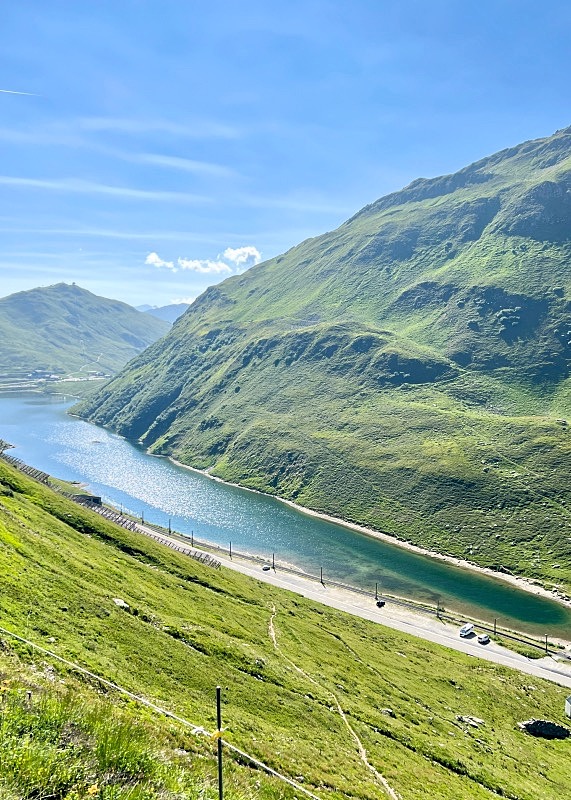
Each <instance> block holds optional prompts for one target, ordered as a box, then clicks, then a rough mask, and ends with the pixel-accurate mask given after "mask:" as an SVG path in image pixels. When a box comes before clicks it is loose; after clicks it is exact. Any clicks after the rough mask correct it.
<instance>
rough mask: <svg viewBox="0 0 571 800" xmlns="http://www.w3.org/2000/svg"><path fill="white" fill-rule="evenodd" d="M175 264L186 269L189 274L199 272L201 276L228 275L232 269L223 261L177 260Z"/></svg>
mask: <svg viewBox="0 0 571 800" xmlns="http://www.w3.org/2000/svg"><path fill="white" fill-rule="evenodd" d="M177 264H178V265H179V267H180V268H181V269H187V270H190V271H191V272H199V273H200V274H201V275H221V274H224V273H226V274H230V273H231V272H232V267H230V266H229V265H228V264H225V263H224V261H210V259H198V258H179V259H178V260H177Z"/></svg>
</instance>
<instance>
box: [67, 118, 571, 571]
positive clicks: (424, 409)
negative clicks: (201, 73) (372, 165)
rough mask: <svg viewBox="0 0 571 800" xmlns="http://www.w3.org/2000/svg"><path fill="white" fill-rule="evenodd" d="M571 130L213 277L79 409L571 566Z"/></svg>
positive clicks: (484, 554)
mask: <svg viewBox="0 0 571 800" xmlns="http://www.w3.org/2000/svg"><path fill="white" fill-rule="evenodd" d="M570 256H571V129H566V130H563V131H560V132H558V133H556V134H555V135H554V136H552V137H549V138H546V139H540V140H537V141H532V142H526V143H524V144H522V145H519V146H517V147H514V148H511V149H509V150H505V151H502V152H501V153H498V154H496V155H494V156H491V157H489V158H486V159H483V160H482V161H479V162H477V163H476V164H473V165H471V166H469V167H466V168H465V169H463V170H461V171H460V172H458V173H456V174H454V175H449V176H444V177H441V178H436V179H431V180H424V179H420V180H417V181H414V182H413V183H412V184H411V185H410V186H408V187H407V188H405V189H404V190H402V191H401V192H397V193H395V194H392V195H388V196H387V197H384V198H382V199H380V200H378V201H377V202H375V203H372V204H371V205H369V206H367V207H366V208H364V209H363V210H362V211H360V212H359V213H358V214H356V215H355V216H354V217H352V218H351V219H350V220H348V221H347V222H346V223H344V224H343V225H341V227H340V228H338V229H337V230H336V231H333V232H330V233H326V234H324V235H323V236H319V237H317V238H315V239H311V240H308V241H306V242H303V243H302V244H300V245H299V246H297V247H295V248H293V249H292V250H290V251H288V252H287V253H285V254H284V255H282V256H279V257H277V258H274V259H272V260H270V261H267V262H265V263H263V264H260V265H259V266H257V267H254V268H252V269H251V270H249V271H248V272H247V273H245V274H243V275H241V276H236V277H233V278H230V279H228V280H227V281H225V282H224V283H222V284H220V285H218V286H216V287H212V288H210V289H208V290H207V291H206V292H205V293H204V294H203V295H202V296H201V297H199V298H198V300H196V302H195V303H193V305H192V306H191V308H190V309H189V310H188V311H187V312H186V314H184V315H183V317H181V318H180V319H179V320H178V321H177V322H176V323H175V325H174V327H173V329H172V331H171V333H170V334H169V335H168V336H167V337H166V338H165V339H164V340H163V341H161V342H160V343H157V344H156V345H154V346H153V347H151V348H150V349H149V350H147V351H146V352H145V353H143V354H142V355H141V356H140V357H139V358H138V359H136V360H135V361H134V362H133V363H132V364H130V365H129V368H128V370H126V371H125V372H124V373H123V374H122V375H120V376H119V377H118V378H117V379H115V380H114V381H113V382H111V383H110V384H108V385H107V386H106V387H105V388H104V389H103V390H102V391H101V393H100V394H98V395H97V396H95V398H94V399H93V400H92V401H91V402H87V403H86V404H84V405H83V406H82V407H81V413H82V414H84V415H85V416H86V417H88V418H90V419H92V420H94V421H95V422H98V423H101V424H104V425H109V426H112V427H113V428H114V429H116V430H117V431H119V432H120V433H122V434H124V435H125V436H128V437H131V438H135V439H141V440H142V441H143V443H144V444H146V445H147V446H148V447H149V448H150V449H151V450H152V451H153V452H156V453H165V454H172V455H174V456H176V457H177V458H178V459H180V460H181V461H184V462H186V463H188V464H192V465H194V466H197V467H203V468H208V469H209V470H210V471H211V472H212V473H213V474H215V475H219V476H221V477H224V478H226V479H230V480H234V481H238V482H240V483H243V484H245V485H248V486H252V487H255V488H258V489H261V490H263V491H269V492H272V493H275V494H278V495H281V496H283V497H286V498H289V499H293V500H296V501H297V502H299V503H301V504H303V505H306V506H310V507H312V508H315V509H319V510H322V511H327V512H330V513H333V514H335V515H338V516H340V517H343V518H345V519H349V520H354V521H358V522H361V523H365V524H368V525H371V526H373V527H376V528H381V529H384V530H387V531H389V532H391V533H393V534H394V535H396V536H399V537H401V538H406V539H409V540H412V541H415V542H417V543H420V544H424V545H427V546H430V547H432V548H434V549H437V550H440V551H446V552H451V553H454V554H455V555H460V556H464V557H469V558H471V559H473V560H475V561H478V562H480V563H483V564H487V565H490V566H494V567H496V568H499V569H505V568H510V569H515V570H518V571H523V572H527V573H529V574H534V575H537V576H538V577H541V578H544V579H545V578H550V579H553V580H560V579H561V578H564V579H565V580H570V579H571V548H570V547H569V538H568V537H569V522H568V520H569V519H571V518H570V517H569V515H568V511H567V506H566V497H567V492H568V490H569V489H571V469H570V467H571V461H570V458H569V451H570V446H569V439H568V435H567V431H568V428H567V424H566V422H565V420H564V419H563V421H562V420H561V418H565V416H566V415H567V414H568V413H570V414H571V408H570V405H571V395H570V392H571V381H570V380H569V363H570V361H569V359H570V357H571V302H570V301H569V291H570V290H571V285H570V284H571V281H570V271H569V259H570Z"/></svg>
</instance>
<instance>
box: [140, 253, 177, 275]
mask: <svg viewBox="0 0 571 800" xmlns="http://www.w3.org/2000/svg"><path fill="white" fill-rule="evenodd" d="M145 264H150V265H151V266H152V267H158V268H160V267H166V268H167V269H172V271H173V272H176V267H175V265H174V262H173V261H164V260H163V259H162V258H160V256H159V254H158V253H149V255H148V256H147V257H146V259H145Z"/></svg>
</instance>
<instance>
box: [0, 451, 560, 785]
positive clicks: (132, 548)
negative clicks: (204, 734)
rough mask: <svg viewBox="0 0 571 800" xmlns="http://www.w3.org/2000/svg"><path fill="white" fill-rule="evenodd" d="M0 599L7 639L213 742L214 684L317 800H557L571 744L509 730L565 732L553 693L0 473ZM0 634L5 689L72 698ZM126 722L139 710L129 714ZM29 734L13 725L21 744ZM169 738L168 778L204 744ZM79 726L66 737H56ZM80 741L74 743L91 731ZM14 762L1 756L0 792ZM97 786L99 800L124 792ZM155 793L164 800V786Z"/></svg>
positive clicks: (261, 748) (235, 716)
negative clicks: (83, 670)
mask: <svg viewBox="0 0 571 800" xmlns="http://www.w3.org/2000/svg"><path fill="white" fill-rule="evenodd" d="M0 589H1V591H0V625H1V626H2V627H5V628H8V629H10V630H13V631H14V632H17V633H20V634H21V635H24V636H27V637H28V638H30V639H32V640H34V641H36V642H38V643H40V644H43V645H44V646H46V647H48V648H49V649H51V650H53V651H55V652H56V653H58V654H59V655H61V656H63V657H65V658H67V659H70V660H73V661H77V662H79V663H80V664H82V665H83V666H85V667H87V668H88V669H90V670H92V671H93V672H96V673H98V674H100V675H102V676H103V677H105V678H107V679H109V680H112V681H114V682H116V683H118V684H120V685H122V686H124V687H125V688H127V689H129V690H131V691H133V692H135V693H137V694H140V695H143V696H145V697H146V698H148V699H150V700H153V701H154V702H156V703H158V704H160V705H162V706H164V707H166V708H168V709H169V710H170V711H172V712H175V713H177V714H179V715H182V716H184V717H185V718H186V719H188V720H190V721H191V722H193V723H196V724H198V725H203V726H204V727H205V728H206V729H208V730H213V729H214V728H215V707H214V688H215V686H216V685H217V684H220V685H221V686H223V687H225V688H224V725H225V728H226V732H225V738H226V739H227V740H228V741H230V742H232V743H234V744H236V745H238V746H240V747H242V748H244V749H245V750H246V751H247V752H249V753H250V754H252V755H255V756H257V757H258V758H261V759H262V760H264V761H265V762H266V763H268V764H270V765H271V766H272V767H274V768H275V769H277V770H279V771H280V772H282V773H284V774H286V775H289V776H291V777H294V778H295V777H296V776H297V777H299V776H302V777H303V779H304V785H305V786H306V787H307V788H308V789H310V790H313V791H315V792H316V793H317V794H319V796H320V797H324V798H325V797H331V798H341V797H344V798H363V799H368V798H371V800H372V799H373V798H379V797H382V796H385V794H386V792H385V788H383V786H384V785H385V784H383V783H382V781H381V779H380V775H382V777H383V779H384V781H386V782H387V784H388V786H390V787H391V788H392V790H393V791H395V792H396V793H397V794H398V795H399V796H400V797H402V798H403V800H409V798H434V797H438V798H443V800H447V799H449V800H461V799H462V798H482V800H484V798H491V797H497V796H502V797H510V798H518V799H519V800H536V799H537V798H538V797H541V798H542V799H545V800H551V798H553V800H556V799H557V800H559V798H560V797H562V796H564V794H565V791H566V787H567V780H568V775H567V763H568V758H569V748H570V746H571V745H570V744H569V740H568V741H555V742H549V741H545V740H538V739H534V738H531V737H529V736H527V735H526V734H523V733H522V732H521V731H519V729H517V726H516V723H517V722H518V721H520V720H524V719H528V718H530V717H532V716H533V717H538V718H548V719H552V720H554V721H559V722H563V721H564V716H563V702H564V697H565V692H564V690H563V689H561V688H559V687H556V686H554V685H551V684H548V683H546V682H544V681H541V680H536V679H534V680H533V683H531V682H530V679H529V676H527V677H524V676H522V675H520V674H519V673H516V672H513V671H511V670H509V669H506V668H502V667H497V666H494V665H492V664H490V663H488V662H483V661H482V662H480V661H478V660H477V659H474V658H470V657H467V656H463V655H461V654H459V653H454V652H452V651H448V650H445V649H444V648H440V647H438V646H436V645H431V644H429V643H425V642H423V641H421V640H418V639H413V638H411V637H407V636H405V635H403V634H399V633H396V632H393V631H391V630H388V629H385V628H383V627H382V626H379V625H374V624H373V623H370V622H367V621H364V620H360V619H357V618H353V617H350V616H348V615H345V614H343V613H341V612H338V611H335V610H332V609H328V608H325V607H322V606H319V605H317V604H315V603H312V602H310V601H308V600H305V599H303V598H300V597H297V596H295V595H293V594H291V593H288V592H284V591H280V590H278V589H275V588H274V587H271V586H268V585H266V584H261V583H258V582H256V581H254V580H251V579H248V578H246V577H245V576H242V575H240V574H238V573H234V572H231V571H228V570H225V569H221V570H219V571H214V570H211V569H209V568H207V567H204V566H203V565H201V564H198V563H197V562H195V561H193V560H191V559H189V558H185V557H183V556H181V555H179V554H177V553H174V552H173V551H171V550H168V549H166V548H163V547H161V546H159V545H158V544H156V543H154V542H152V541H150V540H148V539H146V538H145V537H142V536H140V535H138V534H133V533H130V532H127V531H124V530H123V529H120V528H116V527H115V526H113V525H112V524H110V523H108V522H107V521H105V520H103V519H102V518H101V517H99V516H98V515H96V514H94V513H93V512H89V511H88V510H85V509H83V508H81V507H78V506H76V505H75V504H73V503H72V502H71V501H68V500H66V499H65V498H62V497H60V496H58V495H56V494H54V493H53V492H52V491H51V490H49V489H47V488H46V487H44V486H42V485H40V484H37V483H35V482H33V481H31V480H30V479H28V478H26V477H25V476H23V475H22V474H20V473H17V472H15V471H14V470H12V469H11V468H10V467H9V466H8V465H6V464H4V463H2V462H0ZM113 598H121V599H123V600H124V601H125V602H127V603H128V604H129V609H128V610H125V609H122V608H120V607H118V606H117V605H116V604H115V603H114V602H113ZM2 639H3V644H2V648H3V650H2V655H1V660H0V670H1V671H3V672H4V674H8V677H9V679H10V681H11V685H13V684H16V690H17V686H18V685H23V683H25V681H27V680H29V679H28V678H23V679H22V678H20V679H19V678H18V671H19V670H20V669H23V667H21V666H20V664H21V663H22V662H23V663H28V664H29V663H33V664H34V665H35V667H34V668H35V670H36V672H38V671H39V673H42V674H43V673H46V672H47V674H49V675H52V677H57V678H61V679H62V680H64V682H66V683H68V684H70V685H71V686H72V687H73V686H74V685H75V684H74V683H73V681H74V680H76V679H75V678H73V681H72V678H71V676H70V675H69V674H67V672H66V671H63V672H62V668H61V667H60V666H58V665H57V663H54V664H49V659H48V658H47V657H43V656H37V655H35V654H34V653H33V652H30V651H29V649H28V648H27V647H26V646H24V645H14V644H13V643H12V642H11V640H10V639H9V638H8V637H7V636H3V637H2ZM46 665H48V666H46ZM54 668H55V673H54V672H53V669H54ZM18 681H19V684H18ZM70 681H71V683H70ZM85 691H87V689H86V690H85ZM109 698H110V699H115V700H116V698H113V695H112V694H111V695H109ZM50 702H51V701H50ZM90 702H91V701H90ZM127 710H128V711H129V714H131V715H133V714H135V713H136V712H135V707H134V706H132V704H129V705H128V709H127ZM72 713H73V714H75V711H73V709H72V711H70V714H72ZM137 713H138V712H137ZM146 713H147V712H146ZM22 714H23V716H25V714H24V712H22ZM466 715H469V716H472V717H475V718H478V719H479V720H481V722H479V723H477V725H478V727H472V725H470V724H469V723H467V722H466V721H465V720H462V719H459V717H464V716H466ZM88 716H89V715H88ZM95 716H96V715H95ZM147 720H148V722H150V721H151V720H149V719H148V716H147ZM29 724H31V723H28V722H26V721H25V720H24V721H23V722H22V731H26V730H28V728H26V725H28V727H29ZM153 724H154V723H153ZM64 727H65V726H60V728H58V729H57V730H56V731H55V732H54V733H53V737H52V744H55V749H56V750H57V748H58V742H59V743H60V744H61V745H62V746H63V744H65V742H64V743H63V744H62V743H61V742H60V740H59V739H58V736H61V735H63V734H62V731H63V729H64ZM167 727H168V731H166V729H165V727H164V726H158V729H157V734H156V739H155V740H153V746H154V747H155V752H156V747H157V742H159V743H160V742H161V737H166V738H168V739H169V741H168V742H166V738H165V740H164V743H163V744H162V745H161V744H159V749H160V748H162V751H163V752H164V758H165V763H166V765H167V766H166V767H165V768H168V765H169V764H170V756H172V754H173V748H178V749H180V748H181V747H182V749H184V750H187V751H190V756H189V758H188V759H186V758H185V759H184V764H183V766H185V765H186V766H188V768H189V769H190V770H191V769H193V768H194V767H196V769H198V770H200V768H201V765H200V756H201V755H202V756H203V755H205V750H204V747H203V746H202V745H201V744H200V742H199V743H198V744H192V743H191V741H190V740H191V738H192V737H189V735H188V732H185V731H183V730H178V731H177V730H176V726H174V723H169V726H167ZM4 730H6V729H4ZM74 730H76V728H74V726H73V725H71V726H68V727H65V731H66V733H67V735H68V737H69V734H70V731H72V732H73V731H74ZM77 730H78V738H77V744H78V747H79V746H80V745H81V743H82V741H84V740H83V739H82V737H85V736H91V737H93V736H95V735H96V733H97V732H96V731H95V732H94V731H91V730H88V731H87V732H85V731H84V732H83V733H82V732H81V731H82V730H83V729H81V726H79V727H78V728H77ZM146 730H148V724H147V727H146ZM58 731H59V733H58ZM50 735H51V734H50ZM177 737H178V738H177ZM181 740H182V742H183V744H182V745H181V743H180V742H181ZM66 741H67V742H68V743H69V738H68V740H66ZM200 741H201V740H200ZM184 742H186V743H184ZM358 742H360V743H361V745H362V746H363V747H364V748H365V749H366V752H367V759H368V764H367V763H365V762H364V761H363V760H362V758H361V756H360V754H359V750H358V746H357V743H358ZM135 744H136V743H135ZM145 746H146V745H145ZM30 747H33V741H30ZM36 750H37V748H36ZM52 750H53V748H52ZM52 750H49V752H52ZM151 755H152V754H151ZM151 760H152V758H151ZM175 760H176V759H175ZM195 762H197V763H195ZM10 763H12V762H10V761H5V760H4V759H0V781H2V780H3V781H5V786H9V785H10V783H9V781H10V780H12V774H11V773H10V772H9V768H8V766H7V764H8V765H9V764H10ZM153 763H154V762H153ZM208 763H211V762H208ZM206 767H208V764H206ZM206 767H205V766H204V764H203V769H205V768H206ZM92 768H93V769H96V766H95V765H92ZM175 768H178V766H177V764H175V763H174V762H173V764H172V769H173V770H175ZM373 768H374V769H375V770H377V773H378V774H375V772H374V771H373ZM149 769H151V767H149ZM234 771H235V770H234ZM191 777H192V775H189V776H188V780H190V779H191ZM82 780H83V778H82ZM164 780H165V781H166V780H167V778H166V777H165V778H164ZM173 780H174V778H173ZM181 780H182V778H181ZM235 781H236V786H238V787H239V786H242V787H244V793H245V795H246V796H247V795H248V793H249V791H250V789H251V788H252V785H253V786H254V787H255V781H261V783H262V785H263V793H262V795H261V796H266V797H268V798H269V797H274V796H275V797H278V796H286V797H287V796H293V795H294V794H295V792H293V793H292V792H290V790H289V789H285V790H284V789H283V788H281V787H280V786H278V784H277V783H274V782H268V781H266V779H264V778H263V775H262V773H260V772H258V771H256V772H255V773H253V772H250V771H242V772H241V773H240V776H238V777H236V778H235ZM92 785H96V784H92ZM1 786H2V783H1V782H0V787H1ZM97 786H98V789H97V791H98V792H99V794H97V793H95V790H93V792H94V796H96V797H98V798H100V800H108V798H111V797H121V795H119V794H117V795H112V794H111V793H109V794H105V793H104V791H103V786H102V785H99V784H97ZM147 788H149V787H148V786H147ZM149 791H150V790H149ZM7 796H10V795H7ZM14 796H15V797H18V798H20V797H32V796H38V795H37V793H36V794H35V795H34V794H33V793H29V794H25V793H24V792H20V793H19V794H18V793H17V792H16V793H15V794H14ZM54 796H55V797H58V798H62V800H63V798H67V800H71V798H72V797H74V798H75V796H74V795H72V794H71V793H70V794H69V795H66V794H65V793H63V791H62V792H61V793H60V794H55V795H54ZM79 796H82V795H81V794H80V795H79ZM147 796H150V797H152V796H153V795H152V794H150V795H149V794H147V795H145V794H142V795H141V798H143V797H144V798H146V797H147ZM157 796H161V797H167V798H169V797H170V795H168V794H166V789H165V792H164V793H163V794H162V795H161V794H160V793H159V792H158V791H157ZM175 796H176V797H188V796H190V797H192V796H193V795H192V793H190V791H189V794H186V795H185V794H184V793H182V792H181V793H179V794H178V795H175Z"/></svg>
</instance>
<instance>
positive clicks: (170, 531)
mask: <svg viewBox="0 0 571 800" xmlns="http://www.w3.org/2000/svg"><path fill="white" fill-rule="evenodd" d="M169 533H172V528H171V518H170V517H169Z"/></svg>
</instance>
